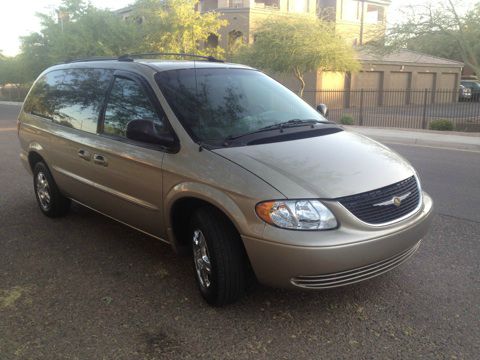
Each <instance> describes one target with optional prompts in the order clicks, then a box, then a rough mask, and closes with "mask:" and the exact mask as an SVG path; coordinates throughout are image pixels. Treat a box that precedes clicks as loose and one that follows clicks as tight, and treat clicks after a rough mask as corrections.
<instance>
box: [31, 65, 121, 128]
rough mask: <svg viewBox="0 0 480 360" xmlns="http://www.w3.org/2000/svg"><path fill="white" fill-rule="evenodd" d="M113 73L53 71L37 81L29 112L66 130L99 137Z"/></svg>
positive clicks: (100, 70)
mask: <svg viewBox="0 0 480 360" xmlns="http://www.w3.org/2000/svg"><path fill="white" fill-rule="evenodd" d="M112 76H113V75H112V71H110V70H102V69H70V70H56V71H52V72H50V73H48V74H46V75H45V76H43V77H42V78H41V79H39V80H38V81H37V83H36V84H35V87H34V88H33V89H32V92H31V95H30V96H29V98H28V100H27V103H26V104H25V109H26V111H28V112H31V113H33V114H35V115H39V116H43V117H45V118H48V119H51V120H53V121H54V122H57V123H59V124H62V125H64V126H68V127H72V128H75V129H79V130H84V131H88V132H92V133H95V132H96V131H97V120H98V116H99V113H100V109H101V107H102V104H103V101H104V99H105V94H106V92H107V89H108V85H109V83H110V81H111V78H112Z"/></svg>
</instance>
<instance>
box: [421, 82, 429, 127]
mask: <svg viewBox="0 0 480 360" xmlns="http://www.w3.org/2000/svg"><path fill="white" fill-rule="evenodd" d="M427 96H428V89H425V92H424V94H423V116H422V129H426V128H427Z"/></svg>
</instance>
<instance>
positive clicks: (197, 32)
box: [133, 0, 227, 56]
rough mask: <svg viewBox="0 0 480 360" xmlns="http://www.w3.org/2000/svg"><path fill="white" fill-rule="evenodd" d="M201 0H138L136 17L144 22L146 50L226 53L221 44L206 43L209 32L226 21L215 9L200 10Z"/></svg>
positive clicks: (216, 29)
mask: <svg viewBox="0 0 480 360" xmlns="http://www.w3.org/2000/svg"><path fill="white" fill-rule="evenodd" d="M198 3H199V0H165V1H158V0H138V1H137V2H136V3H135V4H134V5H133V6H134V9H135V10H134V15H133V17H134V19H135V20H136V21H138V22H141V32H142V44H141V48H142V49H143V50H144V51H159V52H174V53H193V54H201V55H216V56H221V55H223V50H222V49H221V48H219V47H218V46H217V47H214V48H211V47H205V46H202V45H204V44H205V43H206V42H207V40H208V38H209V36H211V35H215V36H220V35H219V33H218V31H219V29H220V28H221V27H222V26H225V25H227V21H226V20H222V19H220V17H219V14H218V13H216V12H206V13H200V12H199V11H197V10H196V7H197V5H198Z"/></svg>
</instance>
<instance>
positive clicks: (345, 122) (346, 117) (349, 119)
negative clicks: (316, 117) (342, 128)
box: [340, 115, 355, 125]
mask: <svg viewBox="0 0 480 360" xmlns="http://www.w3.org/2000/svg"><path fill="white" fill-rule="evenodd" d="M340 123H341V124H343V125H353V124H354V123H355V122H354V121H353V118H352V117H351V116H349V115H343V116H342V117H341V118H340Z"/></svg>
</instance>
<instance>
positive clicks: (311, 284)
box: [291, 242, 420, 289]
mask: <svg viewBox="0 0 480 360" xmlns="http://www.w3.org/2000/svg"><path fill="white" fill-rule="evenodd" d="M419 246H420V242H418V243H417V244H415V246H413V247H412V248H410V249H408V250H406V251H404V252H402V253H400V254H398V255H395V256H393V257H391V258H389V259H386V260H382V261H379V262H376V263H373V264H370V265H366V266H362V267H359V268H356V269H351V270H346V271H341V272H337V273H331V274H324V275H308V276H296V277H294V278H292V280H291V282H292V284H293V285H295V286H298V287H303V288H308V289H329V288H334V287H339V286H344V285H349V284H354V283H357V282H360V281H363V280H367V279H371V278H373V277H375V276H378V275H381V274H383V273H385V272H387V271H389V270H391V269H393V268H395V267H397V266H398V265H400V264H402V263H403V262H404V261H406V260H407V259H409V258H410V257H411V256H412V255H413V254H414V253H415V251H417V249H418V247H419Z"/></svg>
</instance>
